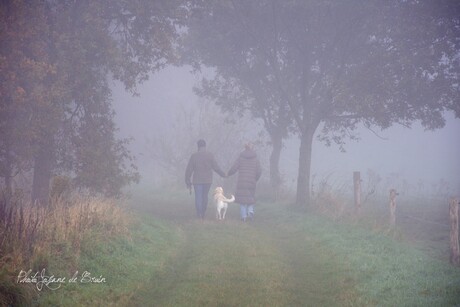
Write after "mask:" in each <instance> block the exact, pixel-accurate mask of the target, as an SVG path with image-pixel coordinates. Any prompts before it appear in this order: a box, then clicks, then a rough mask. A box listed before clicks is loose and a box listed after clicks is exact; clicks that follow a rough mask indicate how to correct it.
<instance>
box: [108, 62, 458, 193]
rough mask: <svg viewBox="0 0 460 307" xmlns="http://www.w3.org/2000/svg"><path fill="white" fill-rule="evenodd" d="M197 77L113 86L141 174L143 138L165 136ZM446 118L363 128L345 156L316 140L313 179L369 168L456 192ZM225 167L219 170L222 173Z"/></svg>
mask: <svg viewBox="0 0 460 307" xmlns="http://www.w3.org/2000/svg"><path fill="white" fill-rule="evenodd" d="M199 79H200V77H199V76H196V75H193V74H191V73H190V72H189V69H188V68H174V67H169V68H166V69H165V70H163V71H160V72H159V73H157V74H155V75H153V76H152V77H151V79H150V80H149V81H147V82H145V83H144V84H141V85H140V86H139V88H138V92H139V94H140V96H139V97H132V96H131V94H129V93H127V92H126V91H125V90H124V88H123V86H121V85H120V84H118V83H116V82H114V83H113V104H114V108H115V111H116V113H117V115H116V117H115V120H116V123H117V125H118V127H119V128H120V135H121V136H123V137H128V136H130V137H133V138H134V139H135V140H134V141H133V142H132V144H131V146H130V148H131V150H132V151H133V153H135V154H136V156H137V157H138V160H139V161H138V166H139V170H140V172H141V175H144V174H145V173H146V172H148V171H149V167H148V165H147V164H145V163H146V160H145V156H142V155H139V153H140V152H143V151H144V150H145V139H146V138H149V137H150V136H151V135H152V133H153V131H156V130H158V129H159V130H160V131H165V132H167V130H168V128H169V125H170V124H171V121H172V120H173V118H174V112H175V110H176V108H177V107H178V106H180V105H182V106H190V105H191V104H193V103H194V102H196V101H197V100H198V97H196V96H195V94H194V93H193V91H192V87H193V86H194V85H195V84H196V83H197V82H198V81H199ZM446 119H447V124H446V126H445V128H443V129H441V130H436V131H424V129H423V128H422V127H421V125H419V124H418V123H414V124H413V127H412V129H407V128H403V127H399V126H394V127H391V128H390V129H387V130H384V131H378V133H379V135H380V136H381V137H383V138H385V140H382V139H381V138H378V137H377V136H375V135H374V134H373V133H372V132H371V131H369V130H367V129H362V130H361V131H360V136H361V140H360V141H358V142H356V141H347V144H346V147H345V149H346V151H347V152H346V153H341V152H340V150H339V148H338V147H337V146H332V147H326V146H324V145H323V144H322V143H320V142H318V141H316V142H315V143H314V147H313V156H312V175H313V174H318V175H317V176H318V177H321V176H325V175H327V174H331V173H332V174H333V176H335V178H336V179H337V178H338V179H339V180H341V179H342V178H347V177H350V178H351V177H352V172H353V171H355V170H359V171H361V172H362V176H364V177H365V174H366V171H367V170H368V169H372V170H373V171H376V172H377V173H379V174H380V175H381V176H382V177H383V178H385V177H387V176H389V175H390V174H391V173H397V174H399V176H400V178H404V179H406V180H407V181H409V182H410V183H411V184H413V185H416V184H417V182H418V181H419V180H423V181H424V182H425V183H426V185H427V186H428V184H431V183H433V182H438V181H439V180H441V179H444V180H446V181H447V182H449V185H450V187H451V190H452V191H453V192H455V193H457V194H458V193H460V158H459V157H460V120H459V119H455V118H454V116H453V114H448V115H447V116H446ZM298 149H299V143H298V141H297V138H296V137H295V136H294V137H292V138H291V139H290V140H288V141H287V142H286V145H285V148H284V150H283V153H282V157H281V161H280V171H281V173H282V174H283V176H284V178H285V179H286V182H287V183H288V184H291V185H293V184H294V183H295V178H296V177H297V166H298ZM147 162H148V160H147ZM227 167H228V166H223V168H224V169H225V168H227ZM364 179H365V178H364Z"/></svg>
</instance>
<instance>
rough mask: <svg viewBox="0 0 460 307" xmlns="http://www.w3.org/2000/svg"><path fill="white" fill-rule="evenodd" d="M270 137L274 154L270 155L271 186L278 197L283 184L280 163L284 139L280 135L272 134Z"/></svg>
mask: <svg viewBox="0 0 460 307" xmlns="http://www.w3.org/2000/svg"><path fill="white" fill-rule="evenodd" d="M270 137H271V140H272V152H271V154H270V184H271V186H272V188H273V190H274V191H275V195H276V194H277V193H276V192H277V191H278V188H279V186H280V184H281V176H280V170H279V162H280V155H281V149H282V148H283V137H282V136H281V135H278V134H271V135H270Z"/></svg>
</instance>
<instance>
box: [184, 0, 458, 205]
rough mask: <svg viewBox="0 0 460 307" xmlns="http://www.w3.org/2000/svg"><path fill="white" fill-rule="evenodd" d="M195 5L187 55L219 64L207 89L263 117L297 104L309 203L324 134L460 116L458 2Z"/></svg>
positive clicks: (264, 0)
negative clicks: (314, 157)
mask: <svg viewBox="0 0 460 307" xmlns="http://www.w3.org/2000/svg"><path fill="white" fill-rule="evenodd" d="M192 3H193V5H192V6H191V11H192V17H191V18H190V19H189V23H188V27H189V39H188V40H187V42H186V43H187V44H186V46H187V48H188V49H186V50H187V52H186V54H188V55H189V56H190V57H189V58H187V60H188V61H189V62H191V63H194V64H195V65H197V66H199V65H206V66H210V67H214V68H215V71H216V74H215V77H214V79H213V80H208V81H205V82H204V83H203V86H202V87H201V88H202V94H203V95H205V96H206V95H207V96H209V97H213V98H214V99H215V100H217V101H218V102H219V103H221V104H222V105H225V107H226V108H229V109H233V110H236V109H238V108H242V107H246V108H247V109H249V110H251V112H252V114H253V115H254V116H255V117H261V118H263V116H264V113H263V112H268V111H270V110H273V109H274V108H273V106H274V105H275V106H277V108H278V110H283V106H285V105H286V106H288V110H289V121H290V122H291V123H293V124H295V130H296V132H297V133H298V135H299V138H300V141H301V144H300V149H299V172H298V180H297V200H296V202H297V204H307V203H309V201H310V194H309V185H310V165H311V151H312V141H313V137H314V135H315V133H316V134H317V135H318V137H319V138H320V139H321V140H323V141H325V142H326V143H329V144H330V143H332V142H335V143H338V144H339V145H341V146H342V145H343V144H344V142H345V140H346V138H347V137H352V138H353V137H356V134H355V130H356V128H357V127H358V126H359V125H364V126H366V127H368V128H371V127H379V128H381V129H384V128H387V127H389V126H391V125H393V124H402V125H404V126H408V127H409V126H410V125H411V123H413V122H414V121H421V123H422V125H423V126H424V127H425V128H427V129H436V128H440V127H442V126H443V125H444V113H445V112H446V111H453V112H455V114H456V116H457V117H459V116H460V104H459V103H458V101H459V83H458V77H459V75H458V74H459V66H460V65H459V64H460V48H459V37H460V35H459V34H460V32H459V31H460V17H459V16H460V5H459V4H458V3H456V2H453V1H448V0H446V1H429V0H425V1H402V0H393V1H384V2H382V1H296V0H291V1H274V0H258V1H242V0H241V1H239V0H215V1H192ZM228 92H231V93H245V95H244V99H241V96H240V97H238V96H237V95H234V96H229V95H228ZM225 97H227V98H228V97H232V98H234V100H233V102H231V103H230V102H229V101H228V99H227V100H226V99H224V98H225ZM248 97H249V98H248ZM248 101H249V104H250V106H249V107H247V104H248ZM262 110H263V111H262ZM319 127H322V129H321V131H319V133H318V131H317V130H318V128H319Z"/></svg>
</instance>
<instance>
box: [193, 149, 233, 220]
mask: <svg viewBox="0 0 460 307" xmlns="http://www.w3.org/2000/svg"><path fill="white" fill-rule="evenodd" d="M197 145H198V151H197V152H195V153H194V154H192V156H191V157H190V160H189V161H188V164H187V169H186V170H185V184H186V185H187V188H189V189H190V190H191V188H192V183H193V188H194V190H195V208H196V215H197V217H198V218H201V219H204V216H205V213H206V208H207V207H208V194H209V189H210V188H211V184H212V175H213V171H215V172H216V173H218V174H219V175H220V176H221V177H226V175H225V173H224V172H223V171H222V170H221V168H220V167H219V165H217V162H216V160H215V159H214V155H213V154H212V153H210V152H208V151H207V150H206V142H205V141H204V140H199V141H198V142H197ZM192 174H193V178H192V180H190V178H191V177H192Z"/></svg>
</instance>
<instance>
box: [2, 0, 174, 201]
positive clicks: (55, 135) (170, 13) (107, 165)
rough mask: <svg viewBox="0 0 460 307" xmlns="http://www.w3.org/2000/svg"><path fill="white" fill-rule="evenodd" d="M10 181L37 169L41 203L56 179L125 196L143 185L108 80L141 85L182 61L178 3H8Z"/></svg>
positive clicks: (6, 150)
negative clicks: (121, 133)
mask: <svg viewBox="0 0 460 307" xmlns="http://www.w3.org/2000/svg"><path fill="white" fill-rule="evenodd" d="M0 16H1V22H0V39H1V42H2V43H1V48H0V71H1V74H0V75H1V76H0V78H1V79H2V82H1V98H0V99H1V110H0V111H1V112H0V126H1V127H2V129H0V131H1V132H0V133H1V137H0V140H1V141H0V146H1V147H0V176H1V177H3V178H5V182H6V185H7V186H8V187H9V188H11V178H12V177H13V176H14V175H15V174H16V173H17V172H23V171H27V170H33V172H34V177H33V189H32V198H33V200H40V201H46V199H47V195H48V187H49V181H50V177H51V175H52V173H53V172H54V173H56V172H67V173H69V174H72V175H73V176H74V177H75V182H76V183H77V184H78V185H79V186H82V187H86V188H90V189H92V190H95V191H98V192H102V193H106V194H112V195H113V194H117V193H118V192H119V190H120V188H121V187H122V186H123V185H124V184H126V183H129V182H131V181H133V180H137V179H138V175H137V172H136V169H135V167H134V165H133V164H132V163H131V162H132V161H131V160H132V156H131V155H130V154H129V152H128V151H127V148H126V142H127V140H117V138H116V136H115V132H116V127H115V125H114V123H113V115H114V112H113V110H112V106H111V103H110V101H111V91H110V87H109V82H108V80H109V79H110V78H114V79H118V80H121V81H122V82H123V83H124V84H125V87H126V88H127V89H128V90H130V91H132V92H133V93H135V89H136V84H138V83H139V82H142V81H145V80H146V79H147V78H148V76H149V74H150V73H151V72H154V71H156V70H158V69H160V68H162V67H163V66H164V65H165V64H166V63H168V62H172V61H174V54H175V53H174V51H173V43H174V40H175V39H176V37H177V34H176V31H177V30H178V28H179V27H180V26H179V21H180V20H182V19H183V18H182V17H183V16H182V13H181V9H180V6H179V2H178V1H142V0H139V1H128V0H117V1H108V0H107V1H105V0H98V1H32V2H30V1H23V0H17V1H2V3H1V4H0Z"/></svg>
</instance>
